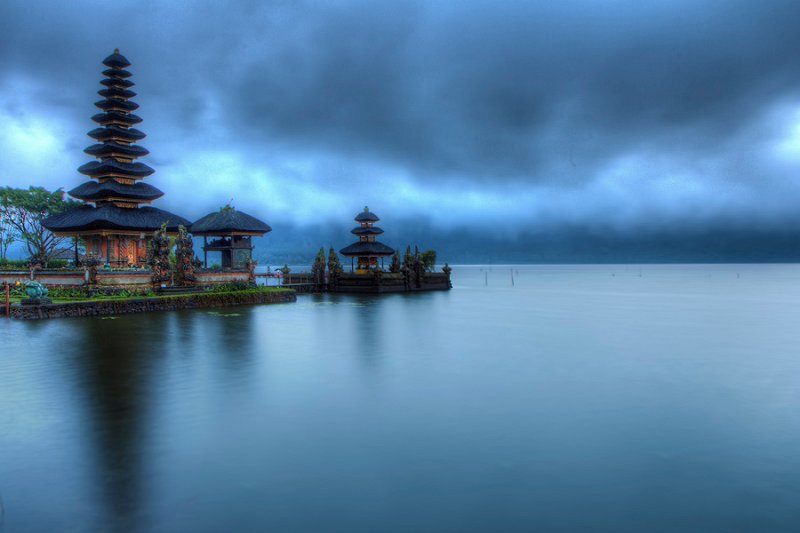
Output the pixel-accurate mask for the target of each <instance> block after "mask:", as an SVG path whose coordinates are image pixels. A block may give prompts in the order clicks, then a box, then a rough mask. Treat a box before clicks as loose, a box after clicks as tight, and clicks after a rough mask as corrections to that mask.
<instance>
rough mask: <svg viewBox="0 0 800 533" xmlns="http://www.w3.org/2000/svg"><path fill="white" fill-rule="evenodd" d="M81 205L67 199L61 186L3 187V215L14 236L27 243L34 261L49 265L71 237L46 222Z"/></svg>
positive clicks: (0, 212) (0, 201)
mask: <svg viewBox="0 0 800 533" xmlns="http://www.w3.org/2000/svg"><path fill="white" fill-rule="evenodd" d="M81 205H83V203H82V202H76V201H74V200H64V191H62V190H61V189H58V190H56V191H52V192H51V191H48V190H47V189H45V188H44V187H30V188H28V189H15V188H13V187H2V188H0V218H2V219H3V221H4V224H7V227H8V228H10V234H11V235H13V238H14V239H15V240H18V241H22V242H24V243H25V246H26V248H27V250H28V255H29V256H30V260H31V262H36V263H41V264H42V265H43V266H45V267H46V266H47V263H48V262H49V261H50V259H52V258H53V256H54V255H56V254H57V253H59V252H61V251H63V250H64V249H66V247H65V246H63V245H64V243H66V242H68V241H69V240H70V237H57V236H56V235H54V234H53V233H52V232H50V231H49V230H48V229H47V228H45V227H44V225H42V222H43V221H44V220H45V219H46V218H47V217H49V216H51V215H57V214H59V213H64V212H65V211H69V210H70V209H74V208H76V207H78V206H81Z"/></svg>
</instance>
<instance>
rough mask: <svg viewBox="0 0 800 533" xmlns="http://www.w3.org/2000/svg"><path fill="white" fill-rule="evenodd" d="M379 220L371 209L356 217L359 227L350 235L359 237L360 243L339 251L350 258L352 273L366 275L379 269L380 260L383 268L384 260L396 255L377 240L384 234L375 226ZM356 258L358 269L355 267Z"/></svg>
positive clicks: (365, 208)
mask: <svg viewBox="0 0 800 533" xmlns="http://www.w3.org/2000/svg"><path fill="white" fill-rule="evenodd" d="M379 220H380V218H378V215H376V214H375V213H373V212H372V211H370V210H369V207H364V210H363V211H362V212H361V213H359V214H358V215H356V218H355V221H356V222H358V227H356V228H353V229H352V230H351V231H350V233H352V234H353V235H357V236H358V242H354V243H353V244H351V245H350V246H345V247H344V248H342V249H341V250H339V253H340V254H342V255H343V256H345V257H349V258H350V271H351V272H353V271H354V272H355V273H357V274H366V273H367V272H369V271H370V270H371V269H374V268H377V266H378V258H380V260H381V267H383V258H384V257H386V256H389V255H392V254H394V249H392V248H389V247H388V246H386V245H385V244H383V243H382V242H378V241H376V240H375V236H376V235H380V234H381V233H383V230H382V229H381V228H379V227H377V226H376V225H375V223H376V222H378V221H379ZM356 258H357V260H358V263H357V267H356V266H355V265H354V263H355V261H356Z"/></svg>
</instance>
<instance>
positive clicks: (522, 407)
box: [0, 265, 800, 533]
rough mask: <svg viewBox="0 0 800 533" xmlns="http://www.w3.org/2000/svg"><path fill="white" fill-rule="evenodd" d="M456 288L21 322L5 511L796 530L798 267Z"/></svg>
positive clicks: (375, 524)
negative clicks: (291, 302)
mask: <svg viewBox="0 0 800 533" xmlns="http://www.w3.org/2000/svg"><path fill="white" fill-rule="evenodd" d="M512 276H513V285H512ZM453 285H454V287H453V290H452V291H449V292H439V293H424V294H397V295H383V296H344V295H322V296H321V295H301V296H299V297H298V301H297V303H294V304H283V305H271V306H253V307H241V308H222V309H216V310H207V309H206V310H194V311H181V312H171V313H151V314H143V315H129V316H119V317H107V318H82V319H64V320H52V321H42V322H18V321H11V320H5V319H0V333H2V339H3V340H2V354H0V496H1V497H2V503H3V508H4V510H5V518H4V522H5V524H4V527H5V531H8V532H9V533H10V532H16V531H24V532H38V531H42V532H54V531H59V532H84V531H132V532H139V531H141V532H168V531H191V532H194V533H196V532H222V531H236V532H238V531H279V532H293V531H299V532H305V531H315V532H334V531H335V532H338V531H342V532H415V533H419V532H455V531H458V532H472V531H475V532H489V531H498V532H516V531H520V532H522V531H525V532H529V531H546V532H554V531H559V532H560V531H581V532H583V531H603V532H605V531H608V532H645V531H646V532H661V531H664V532H667V531H669V532H675V531H681V532H683V531H701V532H726V533H728V532H734V531H747V532H759V533H763V532H773V531H775V532H777V531H785V532H797V531H800V266H798V265H643V266H626V265H621V266H620V265H602V266H596V265H585V266H496V265H495V266H459V267H455V268H454V271H453Z"/></svg>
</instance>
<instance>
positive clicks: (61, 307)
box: [11, 289, 297, 320]
mask: <svg viewBox="0 0 800 533" xmlns="http://www.w3.org/2000/svg"><path fill="white" fill-rule="evenodd" d="M296 300H297V295H296V294H295V292H294V291H293V290H290V289H273V290H270V291H263V290H248V291H238V292H220V293H214V292H208V293H199V294H186V295H176V296H162V297H155V298H125V299H120V300H96V301H84V302H69V303H54V304H48V305H36V306H33V305H31V306H26V305H20V304H15V305H12V306H11V317H12V318H17V319H21V320H37V319H42V318H68V317H82V316H105V315H122V314H128V313H145V312H150V311H174V310H177V309H198V308H205V307H228V306H235V305H251V304H273V303H286V302H294V301H296Z"/></svg>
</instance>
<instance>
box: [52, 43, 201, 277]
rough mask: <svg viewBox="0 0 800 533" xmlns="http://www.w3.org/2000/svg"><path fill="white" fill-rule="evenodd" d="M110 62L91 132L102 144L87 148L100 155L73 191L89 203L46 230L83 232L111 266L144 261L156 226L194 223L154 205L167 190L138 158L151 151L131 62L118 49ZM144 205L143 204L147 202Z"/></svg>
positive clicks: (83, 169)
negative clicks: (146, 144)
mask: <svg viewBox="0 0 800 533" xmlns="http://www.w3.org/2000/svg"><path fill="white" fill-rule="evenodd" d="M103 65H105V66H106V67H108V69H107V70H104V71H103V75H104V76H105V79H104V80H102V81H101V82H100V83H101V84H103V86H104V87H103V88H102V89H101V90H100V91H98V94H100V96H102V97H103V99H102V100H100V101H99V102H96V103H95V104H94V105H96V106H97V107H98V108H100V110H101V111H102V112H101V113H98V114H97V115H95V116H93V117H92V120H93V121H95V122H97V123H98V124H99V125H100V127H99V128H95V129H93V130H92V131H90V132H89V137H91V138H93V139H95V140H96V141H97V144H93V145H91V146H89V147H88V148H86V150H84V152H86V153H87V154H89V155H92V156H94V157H96V158H97V161H92V162H89V163H86V164H85V165H82V166H81V167H80V168H78V172H80V173H81V174H84V175H86V176H89V177H90V178H91V179H92V181H88V182H86V183H84V184H82V185H79V186H78V187H76V188H74V189H72V190H71V191H69V195H70V196H72V197H74V198H77V199H79V200H83V202H84V203H85V205H84V206H82V207H80V208H78V209H74V210H72V211H68V212H66V213H63V214H60V215H54V216H52V217H49V218H48V219H46V220H45V221H44V225H45V227H46V228H47V229H49V230H50V231H52V232H53V233H55V234H56V235H59V236H73V237H79V238H81V239H83V240H84V241H85V242H86V253H87V254H92V255H94V256H96V257H97V258H99V259H100V261H103V262H105V263H109V264H111V265H112V266H142V265H144V263H145V261H146V257H147V241H148V240H149V238H150V236H151V234H152V232H153V231H155V230H157V229H159V228H160V227H161V225H162V224H164V223H166V224H167V231H168V232H170V233H172V232H177V230H178V226H179V225H184V226H186V227H188V226H189V225H190V224H191V223H190V222H189V221H188V220H186V219H184V218H182V217H179V216H178V215H174V214H172V213H169V212H167V211H164V210H162V209H157V208H155V207H150V206H149V205H147V204H150V202H152V201H153V200H156V199H158V198H160V197H161V196H163V195H164V193H163V192H161V191H160V190H158V189H157V188H155V187H153V186H152V185H150V184H147V183H144V182H143V181H142V180H143V179H144V178H146V177H147V176H149V175H151V174H152V173H153V172H155V171H154V170H153V169H152V168H150V167H149V166H147V165H146V164H144V163H140V162H137V161H136V160H137V159H138V158H140V157H143V156H145V155H147V154H148V153H149V152H148V151H147V149H146V148H144V147H142V146H139V145H136V144H135V143H136V142H137V141H139V140H141V139H143V138H144V137H145V134H144V133H142V132H141V131H139V130H138V129H136V128H133V126H134V125H135V124H138V123H140V122H141V121H142V119H141V118H139V117H138V116H136V115H134V114H133V111H135V110H136V109H138V108H139V105H138V104H136V103H134V102H132V101H131V100H130V99H131V98H133V97H134V96H136V93H135V92H133V91H132V90H130V88H131V87H132V86H133V83H132V82H131V81H130V80H129V78H130V76H131V73H130V72H129V71H128V70H125V69H126V68H127V67H129V66H130V62H129V61H128V60H127V59H125V57H124V56H123V55H121V54H120V53H119V50H114V53H113V54H111V55H110V56H108V57H107V58H105V60H103ZM143 204H144V206H143Z"/></svg>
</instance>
